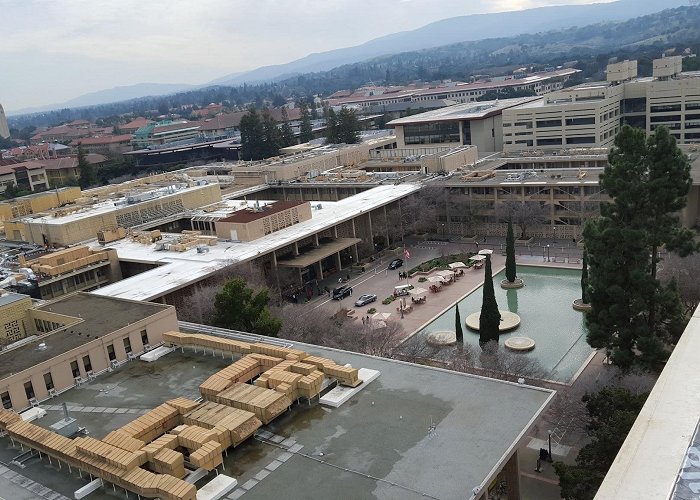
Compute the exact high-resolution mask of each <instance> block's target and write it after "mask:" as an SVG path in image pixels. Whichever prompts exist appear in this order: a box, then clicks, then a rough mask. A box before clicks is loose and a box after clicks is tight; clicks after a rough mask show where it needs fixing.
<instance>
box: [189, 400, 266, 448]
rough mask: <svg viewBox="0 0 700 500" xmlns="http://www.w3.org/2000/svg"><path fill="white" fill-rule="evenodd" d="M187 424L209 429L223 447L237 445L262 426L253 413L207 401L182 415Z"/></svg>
mask: <svg viewBox="0 0 700 500" xmlns="http://www.w3.org/2000/svg"><path fill="white" fill-rule="evenodd" d="M183 422H184V423H185V424H187V425H198V426H200V427H204V428H205V429H211V430H213V431H214V432H216V433H217V434H218V435H219V438H218V440H219V442H220V443H221V445H222V446H223V447H224V449H226V448H228V447H230V446H238V445H239V444H240V443H242V442H243V441H245V440H246V439H248V438H249V437H250V436H252V435H253V434H254V433H255V431H256V430H258V429H259V428H260V427H261V426H262V422H261V421H260V420H259V419H258V418H257V417H256V416H255V414H254V413H251V412H248V411H245V410H240V409H238V408H232V407H231V406H225V405H222V404H219V403H214V402H212V401H207V402H205V403H203V404H202V405H200V406H199V407H198V408H196V409H195V410H193V411H191V412H190V413H188V414H186V415H185V416H184V417H183Z"/></svg>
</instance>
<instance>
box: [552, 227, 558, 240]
mask: <svg viewBox="0 0 700 500" xmlns="http://www.w3.org/2000/svg"><path fill="white" fill-rule="evenodd" d="M552 239H553V240H554V241H555V242H556V240H557V226H553V227H552Z"/></svg>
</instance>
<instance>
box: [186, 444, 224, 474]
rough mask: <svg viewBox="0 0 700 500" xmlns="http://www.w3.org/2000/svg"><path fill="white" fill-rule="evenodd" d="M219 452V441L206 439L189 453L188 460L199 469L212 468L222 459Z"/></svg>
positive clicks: (220, 462) (219, 463)
mask: <svg viewBox="0 0 700 500" xmlns="http://www.w3.org/2000/svg"><path fill="white" fill-rule="evenodd" d="M221 452H222V448H221V443H219V442H217V441H208V442H206V443H204V444H203V445H202V446H200V447H199V448H197V449H196V450H195V451H193V452H192V453H190V462H191V463H192V465H194V466H195V467H198V468H200V469H206V470H214V469H216V468H217V467H218V466H219V465H221V464H222V463H223V461H224V459H223V457H222V456H221Z"/></svg>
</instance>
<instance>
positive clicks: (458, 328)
mask: <svg viewBox="0 0 700 500" xmlns="http://www.w3.org/2000/svg"><path fill="white" fill-rule="evenodd" d="M455 337H456V338H457V342H459V343H460V344H463V343H464V330H462V318H460V316H459V304H455Z"/></svg>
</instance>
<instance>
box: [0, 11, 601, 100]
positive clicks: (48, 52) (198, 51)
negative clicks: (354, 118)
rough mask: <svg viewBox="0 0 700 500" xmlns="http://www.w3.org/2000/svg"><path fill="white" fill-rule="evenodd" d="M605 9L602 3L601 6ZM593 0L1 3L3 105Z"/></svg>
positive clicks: (185, 79) (216, 71) (198, 75)
mask: <svg viewBox="0 0 700 500" xmlns="http://www.w3.org/2000/svg"><path fill="white" fill-rule="evenodd" d="M603 1H609V0H598V2H603ZM587 3H594V1H593V0H294V1H293V2H292V1H289V0H60V1H56V0H0V33H1V36H0V103H2V104H3V106H4V108H5V111H12V110H16V109H21V108H26V107H29V106H39V105H46V104H53V103H60V102H63V101H66V100H68V99H71V98H73V97H77V96H79V95H82V94H85V93H87V92H93V91H96V90H102V89H108V88H112V87H116V86H122V85H131V84H135V83H143V82H158V83H193V84H200V83H205V82H207V81H210V80H213V79H215V78H218V77H221V76H224V75H226V74H228V73H233V72H238V71H245V70H250V69H254V68H257V67H259V66H264V65H268V64H277V63H285V62H289V61H291V60H294V59H298V58H300V57H303V56H305V55H307V54H309V53H312V52H322V51H325V50H330V49H335V48H341V47H348V46H352V45H357V44H360V43H363V42H366V41H368V40H371V39H373V38H376V37H379V36H382V35H387V34H390V33H395V32H397V31H405V30H410V29H415V28H418V27H420V26H423V25H425V24H428V23H430V22H433V21H437V20H439V19H444V18H448V17H454V16H459V15H466V14H477V13H485V12H499V11H506V10H519V9H526V8H531V7H541V6H546V5H560V4H587Z"/></svg>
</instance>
